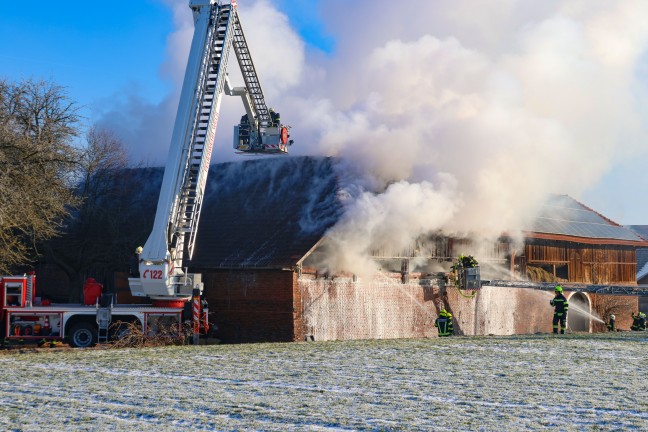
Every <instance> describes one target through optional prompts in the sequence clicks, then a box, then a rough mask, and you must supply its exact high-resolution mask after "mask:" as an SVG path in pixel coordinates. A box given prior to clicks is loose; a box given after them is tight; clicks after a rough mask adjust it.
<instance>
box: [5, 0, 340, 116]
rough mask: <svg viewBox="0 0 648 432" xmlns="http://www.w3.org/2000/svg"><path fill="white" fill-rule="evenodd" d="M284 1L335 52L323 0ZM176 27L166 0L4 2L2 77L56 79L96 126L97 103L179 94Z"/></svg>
mask: <svg viewBox="0 0 648 432" xmlns="http://www.w3.org/2000/svg"><path fill="white" fill-rule="evenodd" d="M243 1H244V0H243ZM276 3H277V4H278V7H279V8H282V9H284V11H285V12H286V13H288V15H289V17H290V19H291V24H292V25H293V26H294V27H295V28H296V30H297V31H298V32H299V34H300V35H301V36H302V37H303V38H304V39H305V40H306V41H308V42H309V43H311V44H312V46H313V48H315V49H319V50H323V51H331V50H332V49H333V46H334V41H333V38H332V37H330V36H327V35H326V34H325V33H324V30H323V28H322V25H321V22H320V21H319V20H318V17H317V4H318V0H279V1H278V2H276ZM187 4H188V2H187ZM284 6H285V8H284ZM173 29H174V26H173V16H172V11H171V9H170V8H169V7H168V6H167V5H166V4H164V3H163V2H162V1H159V0H158V1H154V0H137V1H132V0H111V1H109V2H95V1H93V2H88V1H79V0H69V1H67V0H66V1H62V2H53V1H41V2H30V3H24V2H15V1H3V2H0V38H1V40H2V41H3V43H2V44H1V45H0V77H4V78H8V79H10V80H20V79H23V78H36V79H41V78H43V79H51V80H53V81H55V82H56V83H58V84H60V85H63V86H65V87H67V89H68V91H69V94H70V96H71V97H72V99H73V100H75V101H76V102H78V103H79V104H80V105H82V106H83V107H85V109H84V115H85V116H87V117H89V121H90V122H92V120H93V118H92V117H93V115H94V113H95V112H96V110H97V104H100V103H101V101H102V100H105V99H106V98H110V97H112V96H113V95H115V94H118V93H120V92H121V91H122V90H123V89H125V88H128V87H133V88H137V91H138V94H139V96H141V97H143V98H145V99H147V100H148V101H149V102H153V103H157V102H159V101H160V100H161V99H162V98H163V97H164V96H166V95H167V94H168V93H169V92H170V91H171V83H170V82H169V79H167V78H168V77H163V76H161V72H160V65H161V64H162V62H163V61H164V60H165V57H166V53H165V48H166V43H167V37H168V36H169V34H170V33H171V32H172V31H173Z"/></svg>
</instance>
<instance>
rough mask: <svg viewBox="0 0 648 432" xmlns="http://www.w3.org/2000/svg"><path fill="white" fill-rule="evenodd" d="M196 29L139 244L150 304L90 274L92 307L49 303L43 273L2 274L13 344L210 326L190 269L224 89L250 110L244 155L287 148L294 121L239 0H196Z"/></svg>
mask: <svg viewBox="0 0 648 432" xmlns="http://www.w3.org/2000/svg"><path fill="white" fill-rule="evenodd" d="M189 7H190V8H191V10H192V12H193V18H194V35H193V39H192V42H191V50H190V53H189V59H188V62H187V69H186V72H185V76H184V81H183V85H182V92H181V96H180V102H179V104H178V111H177V114H176V120H175V124H174V129H173V134H172V138H171V144H170V147H169V155H168V158H167V163H166V166H165V171H164V177H163V180H162V186H161V190H160V196H159V199H158V205H157V211H156V215H155V220H154V223H153V228H152V231H151V233H150V235H149V237H148V240H147V241H146V243H145V244H144V246H143V247H138V248H137V253H138V261H139V274H138V275H135V277H131V278H129V286H130V289H131V293H132V295H133V296H135V297H145V298H147V299H149V300H150V304H146V305H141V304H137V305H135V304H124V305H122V304H114V301H113V299H112V296H110V295H107V294H104V293H103V292H102V288H101V285H100V284H98V283H97V282H96V281H94V280H87V281H86V283H85V285H84V300H83V304H49V302H47V301H43V300H42V299H41V298H40V297H38V296H37V292H36V276H35V275H33V274H26V275H23V276H5V277H1V278H0V323H1V324H0V325H1V327H2V328H0V331H2V336H3V337H4V339H5V340H6V341H11V340H15V339H20V340H24V341H29V340H34V341H41V340H46V341H47V340H63V341H66V342H68V343H69V344H70V345H71V346H73V347H91V346H93V345H95V344H97V343H101V342H105V341H108V340H110V339H111V338H116V337H119V330H117V331H114V327H115V326H111V323H117V322H124V323H136V324H137V325H138V326H141V329H142V331H143V332H144V334H151V333H155V331H156V330H157V329H158V328H161V326H163V325H164V326H169V325H170V326H174V325H176V324H177V325H178V326H179V328H180V326H181V325H182V323H183V322H187V321H190V322H191V323H192V327H193V334H194V337H193V341H194V343H197V342H198V337H199V335H200V334H203V335H204V334H206V333H207V332H208V331H209V323H208V320H207V316H208V309H207V304H206V302H205V301H204V299H203V298H202V283H201V276H200V274H196V273H189V272H188V271H187V269H185V268H184V267H183V265H184V263H185V261H186V260H190V259H191V256H192V254H193V250H194V243H195V240H196V233H197V232H198V222H199V220H200V211H201V208H202V202H203V197H204V192H205V184H206V180H207V174H208V171H209V163H210V159H211V154H212V148H213V144H214V136H215V133H216V125H217V122H218V113H219V109H220V106H221V102H222V98H223V96H224V95H229V96H239V97H240V98H241V99H242V101H243V105H244V107H245V114H244V115H243V117H242V118H241V123H240V124H239V125H237V126H235V127H234V149H235V151H236V152H237V153H242V154H287V153H288V147H289V146H290V145H291V144H292V141H291V140H289V137H290V135H289V126H286V125H283V124H282V123H281V121H280V116H279V113H277V112H275V111H273V110H272V109H269V108H268V106H267V104H266V101H265V97H264V94H263V90H262V88H261V84H260V82H259V77H258V75H257V72H256V69H255V67H254V63H253V62H252V57H251V54H250V49H249V47H248V44H247V41H246V38H245V35H244V33H243V27H242V25H241V21H240V17H239V13H238V8H237V4H236V0H232V1H231V2H225V1H221V0H190V1H189ZM232 51H233V52H234V54H235V56H236V60H237V62H238V65H239V67H240V70H241V74H242V76H243V81H244V85H243V86H240V87H233V86H232V85H231V83H230V80H229V77H228V74H227V66H228V61H229V59H230V54H231V52H232Z"/></svg>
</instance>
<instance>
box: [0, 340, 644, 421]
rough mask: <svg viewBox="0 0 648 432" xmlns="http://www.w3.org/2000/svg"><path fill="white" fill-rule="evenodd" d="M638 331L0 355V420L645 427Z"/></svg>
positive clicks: (640, 342) (642, 373)
mask: <svg viewBox="0 0 648 432" xmlns="http://www.w3.org/2000/svg"><path fill="white" fill-rule="evenodd" d="M647 348H648V334H647V333H613V334H612V333H610V334H598V335H589V334H587V335H586V334H583V335H566V336H557V337H555V336H551V335H533V336H508V337H455V338H448V339H421V340H387V341H384V340H382V341H351V342H309V343H292V344H255V345H231V346H227V345H220V346H219V345H217V346H201V347H191V346H188V347H165V348H155V349H125V350H107V349H92V350H58V349H56V350H50V351H48V350H39V351H38V352H29V350H25V352H23V353H19V352H17V351H11V352H10V353H4V354H3V355H0V374H1V375H2V377H1V378H0V429H2V430H57V431H58V430H129V431H130V430H156V431H166V430H169V431H172V430H173V431H175V430H281V431H284V430H293V431H297V430H300V431H301V430H408V431H412V430H453V431H454V430H489V431H490V430H493V431H494V430H498V431H499V430H530V429H545V428H549V429H554V430H555V429H559V430H592V429H593V430H620V429H622V430H632V429H635V430H646V429H648V403H647V402H646V401H647V399H646V398H647V397H648V381H647V380H646V372H645V371H646V368H645V364H646V353H647V352H648V350H647Z"/></svg>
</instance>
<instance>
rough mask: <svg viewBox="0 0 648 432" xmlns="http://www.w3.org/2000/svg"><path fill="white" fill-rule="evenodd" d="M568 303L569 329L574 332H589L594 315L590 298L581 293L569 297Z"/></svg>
mask: <svg viewBox="0 0 648 432" xmlns="http://www.w3.org/2000/svg"><path fill="white" fill-rule="evenodd" d="M568 301H569V312H568V313H567V328H568V329H570V330H571V331H573V332H589V331H590V324H591V313H592V305H591V303H590V300H589V297H587V295H586V294H584V293H580V292H579V293H574V294H573V295H572V296H571V297H569V300H568Z"/></svg>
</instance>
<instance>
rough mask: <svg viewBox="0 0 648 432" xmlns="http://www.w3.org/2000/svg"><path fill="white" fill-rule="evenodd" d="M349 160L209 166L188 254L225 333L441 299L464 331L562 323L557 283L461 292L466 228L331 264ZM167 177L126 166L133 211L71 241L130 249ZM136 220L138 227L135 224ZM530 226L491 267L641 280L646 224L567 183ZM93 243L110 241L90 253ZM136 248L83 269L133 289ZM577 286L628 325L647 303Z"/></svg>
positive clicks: (575, 322) (61, 286)
mask: <svg viewBox="0 0 648 432" xmlns="http://www.w3.org/2000/svg"><path fill="white" fill-rule="evenodd" d="M339 164H340V162H339V161H338V160H335V159H332V158H322V157H319V158H317V157H289V158H273V159H255V160H249V161H246V162H243V163H221V164H217V165H214V166H212V167H211V173H210V176H209V179H208V184H207V187H206V196H205V200H204V205H203V209H202V217H201V221H200V227H199V231H198V237H197V242H196V247H195V253H194V256H193V259H192V261H191V262H189V263H188V265H189V267H190V271H193V272H200V273H202V274H203V282H204V284H205V293H206V296H207V299H208V301H209V306H210V312H211V320H212V321H214V322H215V324H216V325H217V326H218V332H217V337H218V338H219V339H221V340H222V341H223V342H231V343H236V342H254V341H302V340H305V339H315V340H333V339H363V338H414V337H432V336H435V335H436V329H435V328H434V326H433V323H434V320H435V319H436V318H437V316H438V312H439V310H440V308H442V307H445V308H446V309H449V310H450V311H452V313H453V315H454V319H455V330H456V333H459V334H466V335H486V334H515V333H536V332H548V331H551V316H552V312H553V310H552V308H551V307H550V306H549V299H550V298H551V294H549V293H547V292H545V291H540V290H534V289H525V288H503V287H495V286H486V287H483V288H482V289H481V290H480V291H478V292H460V291H459V290H457V289H456V288H455V287H454V285H453V284H452V283H448V282H447V280H446V278H445V276H446V274H447V272H448V271H449V270H450V266H451V264H452V261H453V259H455V258H456V257H457V255H458V254H460V253H468V254H472V253H473V252H472V251H473V250H474V247H473V245H472V244H471V243H470V242H469V241H467V240H465V239H455V238H448V237H444V236H441V235H431V236H429V237H427V238H421V239H418V240H417V242H416V244H414V245H412V246H411V247H410V248H409V249H408V250H404V251H396V252H394V251H373V252H372V256H371V257H370V258H371V260H372V262H374V263H378V264H379V265H380V267H381V268H382V270H383V271H382V272H381V273H380V275H379V276H376V277H374V278H370V279H367V278H363V277H359V276H358V277H356V276H355V275H352V274H327V273H326V272H325V271H322V270H321V266H319V265H318V263H319V262H320V257H321V256H322V255H326V254H327V250H328V249H330V248H332V247H335V246H332V245H331V244H330V242H329V241H328V240H327V236H326V234H327V231H328V230H329V229H330V228H331V227H333V226H334V225H335V224H336V223H338V222H339V221H340V219H341V217H342V215H343V214H344V203H345V200H348V198H349V190H350V189H352V188H353V187H354V185H353V183H352V180H350V179H349V178H346V177H345V175H346V174H345V172H346V171H344V170H340V169H339ZM161 180H162V170H161V169H152V168H146V169H139V170H132V172H129V173H127V175H121V176H119V181H120V182H123V183H124V184H120V185H119V190H120V191H122V192H123V193H122V195H123V199H122V200H121V201H119V202H118V203H117V202H116V201H115V198H114V196H113V195H111V196H110V199H109V200H108V203H109V205H110V206H111V207H110V208H114V207H115V206H116V205H118V206H119V209H120V211H119V214H121V215H126V217H124V218H123V219H124V221H121V222H120V223H110V224H107V223H103V222H102V224H101V226H100V229H97V230H95V231H96V235H99V236H101V237H99V238H97V237H92V236H90V235H86V236H85V237H84V239H85V240H84V241H85V242H84V244H83V249H81V251H82V252H83V253H79V250H78V248H77V249H74V248H68V249H71V250H72V252H73V253H74V256H79V257H83V258H84V259H86V260H89V262H92V263H94V262H95V261H98V260H97V258H96V256H98V257H100V258H101V259H102V260H106V259H108V258H109V256H107V254H113V255H114V252H112V251H105V250H104V249H105V246H104V245H111V247H112V243H113V242H114V240H111V239H115V238H119V240H120V242H121V243H126V242H127V240H128V239H129V238H130V239H131V240H130V242H128V243H129V244H128V245H127V246H126V249H127V250H129V251H132V250H133V245H135V244H142V243H135V242H143V241H144V240H145V239H146V235H147V234H148V230H150V224H152V220H153V213H154V211H155V209H154V205H155V202H154V201H153V200H152V199H151V196H157V191H158V190H159V185H160V183H161ZM133 184H137V186H138V187H133ZM129 185H130V186H129ZM356 187H357V186H356ZM413 211H416V209H413ZM112 213H114V212H104V213H103V214H112ZM124 230H129V232H130V233H133V235H132V236H130V237H127V236H124V235H123V234H124ZM137 233H140V238H139V239H137V238H136V234H137ZM524 237H525V241H524V246H523V247H522V248H519V247H518V249H520V250H518V251H516V250H514V248H513V246H512V245H513V241H512V240H511V239H509V238H507V237H506V236H504V235H503V236H502V237H501V238H500V239H499V241H498V242H496V243H495V244H492V245H490V246H488V247H487V248H486V250H487V252H486V253H484V252H483V250H484V248H483V247H482V248H481V249H480V251H482V252H480V254H479V256H478V257H479V260H480V263H481V264H482V279H506V280H517V279H520V280H531V281H545V282H567V281H569V282H579V283H586V284H615V285H627V286H636V273H637V264H636V256H637V255H636V250H637V249H638V248H648V242H646V241H645V240H644V239H643V238H641V237H640V236H639V235H637V233H635V232H634V231H632V230H630V229H628V228H626V227H622V226H619V225H618V224H616V223H614V222H612V221H610V220H608V219H606V218H605V217H604V216H602V215H600V214H598V213H596V212H595V211H593V210H592V209H589V208H587V207H585V206H584V205H582V204H580V203H578V202H577V201H575V200H574V199H572V198H570V197H568V196H564V195H556V196H553V197H550V199H549V200H548V201H547V203H546V204H545V206H544V207H543V208H542V211H541V213H540V214H539V215H538V217H536V219H535V221H534V223H533V225H531V226H529V228H528V229H527V230H525V232H524ZM67 241H68V240H65V239H64V243H65V242H67ZM91 246H96V249H95V250H96V253H100V254H101V255H92V254H91V253H90V250H89V249H88V248H89V247H91ZM130 253H131V254H132V252H130ZM57 255H58V257H62V256H63V253H58V254H57ZM93 257H94V258H93ZM99 261H101V260H99ZM125 261H126V258H122V262H121V263H114V264H110V263H109V265H108V266H105V268H103V269H99V268H97V269H94V268H87V269H86V270H83V273H79V276H78V277H77V279H78V280H81V281H82V280H84V278H85V277H87V276H93V277H96V278H98V279H99V280H100V281H102V282H104V283H105V284H106V286H107V288H109V290H114V292H115V293H116V294H117V299H118V301H120V302H130V301H132V300H133V299H132V298H131V297H130V294H129V289H128V284H127V275H128V274H127V273H126V272H125V271H126V269H127V268H128V265H127V264H126V263H125ZM79 268H81V269H83V268H84V267H83V266H82V264H79ZM120 268H121V269H123V270H122V271H121V272H120V271H119V270H117V274H118V277H117V278H116V280H115V283H114V285H113V284H112V283H111V281H110V279H109V277H108V276H103V277H102V275H107V274H109V273H110V274H114V273H115V272H116V270H115V269H120ZM43 269H45V270H46V271H43ZM100 270H101V272H103V273H101V272H100ZM37 273H38V274H39V280H40V284H39V286H40V287H42V291H41V292H42V293H46V294H49V295H51V296H52V297H53V298H54V299H56V298H62V293H66V292H68V291H71V290H70V288H69V287H71V286H74V284H75V283H77V282H75V280H74V279H73V278H70V277H67V278H66V277H65V275H63V274H62V273H63V272H62V271H61V270H58V271H57V270H56V266H55V261H50V262H44V263H43V264H42V268H40V269H37ZM73 295H74V292H73V294H72V295H71V296H70V297H73ZM568 296H571V297H570V302H573V304H580V305H581V308H582V309H584V310H586V311H588V312H589V311H590V310H591V311H593V312H595V313H597V314H598V315H599V316H601V317H602V318H603V319H607V317H608V316H609V315H610V314H611V313H614V314H615V315H616V316H617V324H618V326H619V327H620V328H629V327H630V313H631V312H632V311H636V310H637V307H638V298H637V296H628V297H623V296H609V295H595V294H587V293H571V294H570V293H568ZM569 326H570V327H571V328H572V329H573V330H579V331H602V330H603V329H604V326H603V325H602V324H601V323H599V322H597V321H596V320H595V319H590V318H589V317H587V316H585V318H583V316H579V315H578V314H575V313H570V314H569Z"/></svg>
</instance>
